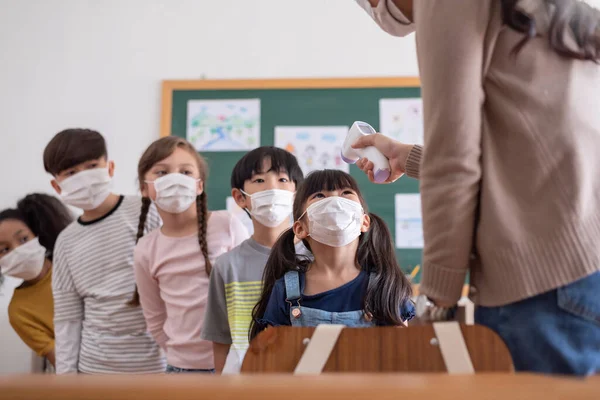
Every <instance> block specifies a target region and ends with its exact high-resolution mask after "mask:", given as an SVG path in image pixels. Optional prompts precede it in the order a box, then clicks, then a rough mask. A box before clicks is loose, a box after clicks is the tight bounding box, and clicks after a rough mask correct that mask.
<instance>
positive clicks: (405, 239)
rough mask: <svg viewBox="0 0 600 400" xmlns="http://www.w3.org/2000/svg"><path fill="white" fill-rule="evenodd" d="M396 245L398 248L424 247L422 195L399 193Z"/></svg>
mask: <svg viewBox="0 0 600 400" xmlns="http://www.w3.org/2000/svg"><path fill="white" fill-rule="evenodd" d="M395 203H396V204H395V206H396V247H397V248H398V249H422V248H423V218H422V217H421V195H420V194H418V193H414V194H397V195H396V197H395Z"/></svg>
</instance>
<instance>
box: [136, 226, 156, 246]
mask: <svg viewBox="0 0 600 400" xmlns="http://www.w3.org/2000/svg"><path fill="white" fill-rule="evenodd" d="M159 236H160V228H159V229H155V230H153V231H152V232H150V233H147V234H145V235H144V236H142V237H141V238H140V240H138V242H137V244H136V245H135V249H136V250H144V249H147V248H152V247H154V245H155V244H156V241H157V240H158V238H159Z"/></svg>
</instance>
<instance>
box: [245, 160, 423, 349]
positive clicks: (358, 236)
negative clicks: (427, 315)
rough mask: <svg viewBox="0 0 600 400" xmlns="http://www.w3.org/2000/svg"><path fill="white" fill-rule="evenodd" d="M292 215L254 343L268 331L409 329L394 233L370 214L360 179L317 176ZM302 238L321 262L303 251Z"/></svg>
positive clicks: (407, 291)
mask: <svg viewBox="0 0 600 400" xmlns="http://www.w3.org/2000/svg"><path fill="white" fill-rule="evenodd" d="M293 215H294V220H295V222H294V225H293V227H292V228H291V229H289V230H288V231H287V232H284V233H283V234H282V235H281V237H280V238H279V240H278V241H277V243H276V244H275V246H274V247H273V249H272V250H271V255H270V256H269V260H268V262H267V265H266V267H265V272H264V275H263V291H262V296H261V298H260V300H259V302H258V303H257V305H256V306H255V307H254V310H253V313H252V317H253V318H252V319H253V322H252V326H251V328H250V339H253V338H254V337H255V336H256V335H257V334H258V333H259V332H260V331H261V330H263V329H265V328H266V327H268V326H281V325H291V326H317V325H319V324H343V325H346V326H349V327H370V326H380V325H387V326H402V325H405V324H406V322H407V321H408V320H410V319H411V318H412V317H413V316H414V305H413V303H412V301H411V299H410V298H411V294H412V291H411V286H410V283H409V282H408V280H407V279H406V277H405V276H404V274H403V273H402V271H401V270H400V267H399V266H398V262H397V261H396V254H395V252H394V246H393V243H392V238H391V235H390V232H389V230H388V228H387V226H386V224H385V222H384V221H383V220H382V219H381V218H379V217H378V216H377V215H375V214H371V213H369V212H368V210H367V204H366V203H365V201H364V199H363V197H362V195H361V193H360V190H359V188H358V185H357V183H356V181H355V180H354V178H352V177H351V176H350V175H348V174H347V173H345V172H342V171H337V170H323V171H315V172H312V173H311V174H310V175H309V176H308V177H307V178H306V180H305V181H304V182H303V183H302V184H301V185H300V187H299V188H298V191H297V192H296V197H295V200H294V207H293ZM295 237H297V238H299V239H301V240H302V241H303V242H304V245H305V246H306V247H307V248H308V249H309V250H310V251H311V252H312V254H313V256H314V259H311V258H309V257H307V256H305V255H301V254H297V253H296V250H295V247H294V238H295Z"/></svg>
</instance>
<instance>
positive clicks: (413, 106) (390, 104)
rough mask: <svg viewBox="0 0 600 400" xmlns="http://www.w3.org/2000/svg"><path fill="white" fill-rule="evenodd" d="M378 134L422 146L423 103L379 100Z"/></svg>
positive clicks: (403, 100) (410, 100) (411, 99)
mask: <svg viewBox="0 0 600 400" xmlns="http://www.w3.org/2000/svg"><path fill="white" fill-rule="evenodd" d="M379 129H380V132H381V133H383V134H384V135H386V136H389V137H391V138H393V139H396V140H399V141H401V142H403V143H410V144H421V145H422V144H423V101H422V100H421V99H419V98H410V99H379Z"/></svg>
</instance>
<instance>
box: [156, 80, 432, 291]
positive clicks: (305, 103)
mask: <svg viewBox="0 0 600 400" xmlns="http://www.w3.org/2000/svg"><path fill="white" fill-rule="evenodd" d="M286 86H287V87H286ZM420 95H421V93H420V88H419V87H418V80H417V79H413V78H409V79H402V78H375V79H365V80H360V79H346V80H325V79H323V80H300V79H298V80H287V81H285V80H279V81H278V80H275V81H271V80H269V81H167V82H165V83H164V85H163V97H164V98H163V125H162V126H163V132H162V134H163V135H164V134H172V135H177V136H181V137H185V136H186V126H187V104H188V101H190V100H199V99H205V100H209V99H214V100H217V99H260V107H261V109H260V113H261V120H260V129H261V145H273V144H274V130H275V127H276V126H327V125H337V126H340V125H345V126H350V125H352V123H353V122H354V121H356V120H361V121H366V122H368V123H370V124H371V125H372V126H373V127H374V128H375V129H379V99H381V98H415V97H420ZM243 154H244V153H243V152H203V153H202V155H203V156H204V157H205V158H206V160H207V162H208V164H209V178H208V182H207V183H206V192H207V195H208V198H209V209H211V210H217V209H224V208H225V202H226V198H227V196H230V193H231V187H230V183H229V182H230V174H231V171H232V169H233V166H234V165H235V163H236V162H237V161H238V160H239V159H240V157H241V156H242V155H243ZM350 174H351V175H352V176H353V177H354V178H355V179H356V180H357V181H358V183H359V186H360V188H361V191H362V192H363V195H364V197H365V199H366V201H367V204H368V205H369V209H370V211H371V212H373V213H375V214H377V215H379V216H381V217H382V218H383V219H384V220H385V221H386V223H387V224H388V226H389V228H390V231H391V232H392V235H394V231H395V221H394V195H395V194H396V193H418V191H419V184H418V181H416V180H414V179H411V178H408V177H403V178H402V179H400V180H398V181H397V182H396V183H394V184H391V185H375V184H372V183H370V182H369V181H368V179H367V177H366V176H365V175H364V174H363V173H362V172H361V171H360V170H359V169H358V168H357V167H356V166H354V165H352V166H350ZM396 253H397V256H398V259H399V261H400V265H401V266H402V269H403V270H404V271H405V272H406V273H410V272H411V271H412V270H413V268H414V267H415V266H416V265H420V264H421V254H422V251H421V250H419V249H397V250H396ZM419 278H420V277H419V276H417V279H416V281H418V280H419Z"/></svg>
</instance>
